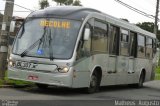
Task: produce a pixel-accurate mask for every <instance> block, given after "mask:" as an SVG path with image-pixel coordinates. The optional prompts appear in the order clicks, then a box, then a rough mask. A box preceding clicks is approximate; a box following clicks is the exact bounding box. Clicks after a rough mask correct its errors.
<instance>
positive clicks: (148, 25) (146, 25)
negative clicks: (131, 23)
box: [136, 22, 160, 40]
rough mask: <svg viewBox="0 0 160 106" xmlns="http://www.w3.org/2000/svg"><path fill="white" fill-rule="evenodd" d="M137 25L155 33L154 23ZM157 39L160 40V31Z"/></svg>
mask: <svg viewBox="0 0 160 106" xmlns="http://www.w3.org/2000/svg"><path fill="white" fill-rule="evenodd" d="M136 25H137V26H139V27H140V28H142V29H144V30H146V31H149V32H151V33H153V31H154V23H153V22H142V23H137V24H136ZM157 38H158V39H159V40H160V30H158V32H157Z"/></svg>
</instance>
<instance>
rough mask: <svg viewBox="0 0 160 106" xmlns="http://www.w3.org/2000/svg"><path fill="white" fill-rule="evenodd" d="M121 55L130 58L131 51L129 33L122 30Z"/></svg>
mask: <svg viewBox="0 0 160 106" xmlns="http://www.w3.org/2000/svg"><path fill="white" fill-rule="evenodd" d="M120 46H121V52H120V53H121V55H125V56H128V49H129V31H128V30H124V29H121V45H120Z"/></svg>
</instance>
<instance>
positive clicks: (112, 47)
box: [109, 25, 119, 55]
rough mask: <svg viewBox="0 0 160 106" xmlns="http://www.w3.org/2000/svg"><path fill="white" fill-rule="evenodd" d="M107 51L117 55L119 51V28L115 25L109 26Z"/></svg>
mask: <svg viewBox="0 0 160 106" xmlns="http://www.w3.org/2000/svg"><path fill="white" fill-rule="evenodd" d="M109 41H110V42H109V53H110V54H112V55H118V53H119V48H118V44H119V28H118V27H115V26H112V25H111V26H110V35H109Z"/></svg>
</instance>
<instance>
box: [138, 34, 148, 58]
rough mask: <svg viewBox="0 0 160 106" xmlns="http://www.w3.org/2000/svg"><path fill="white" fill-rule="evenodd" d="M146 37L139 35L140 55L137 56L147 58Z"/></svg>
mask: <svg viewBox="0 0 160 106" xmlns="http://www.w3.org/2000/svg"><path fill="white" fill-rule="evenodd" d="M145 50H146V49H145V36H143V35H138V53H137V56H138V57H140V58H145Z"/></svg>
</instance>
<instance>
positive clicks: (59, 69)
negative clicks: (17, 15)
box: [8, 6, 157, 93]
mask: <svg viewBox="0 0 160 106" xmlns="http://www.w3.org/2000/svg"><path fill="white" fill-rule="evenodd" d="M156 42H157V39H156V36H155V34H153V33H150V32H148V31H145V30H142V29H141V28H139V27H137V26H136V25H133V24H130V23H128V22H126V21H123V20H121V19H118V18H115V17H113V16H110V15H107V14H105V13H103V12H101V11H98V10H95V9H91V8H85V7H74V6H62V7H61V6H60V7H48V8H46V9H43V10H38V11H35V12H32V13H31V14H30V15H29V16H28V17H27V18H26V19H25V21H24V23H23V24H22V26H21V28H20V30H19V32H18V33H17V36H16V38H15V41H14V44H13V48H12V52H11V54H10V57H9V65H8V78H9V79H14V80H23V81H29V82H33V83H35V84H36V85H37V86H38V87H39V88H43V89H44V88H47V87H48V86H51V85H52V86H59V87H67V88H85V89H86V91H87V92H88V93H94V92H96V91H98V89H99V87H100V86H108V85H121V84H127V85H132V86H135V87H142V86H143V83H144V82H146V81H150V80H153V79H154V73H155V72H154V70H155V67H156V61H157V60H156V59H155V58H156V53H157V49H156V48H157V46H156V44H157V43H156Z"/></svg>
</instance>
